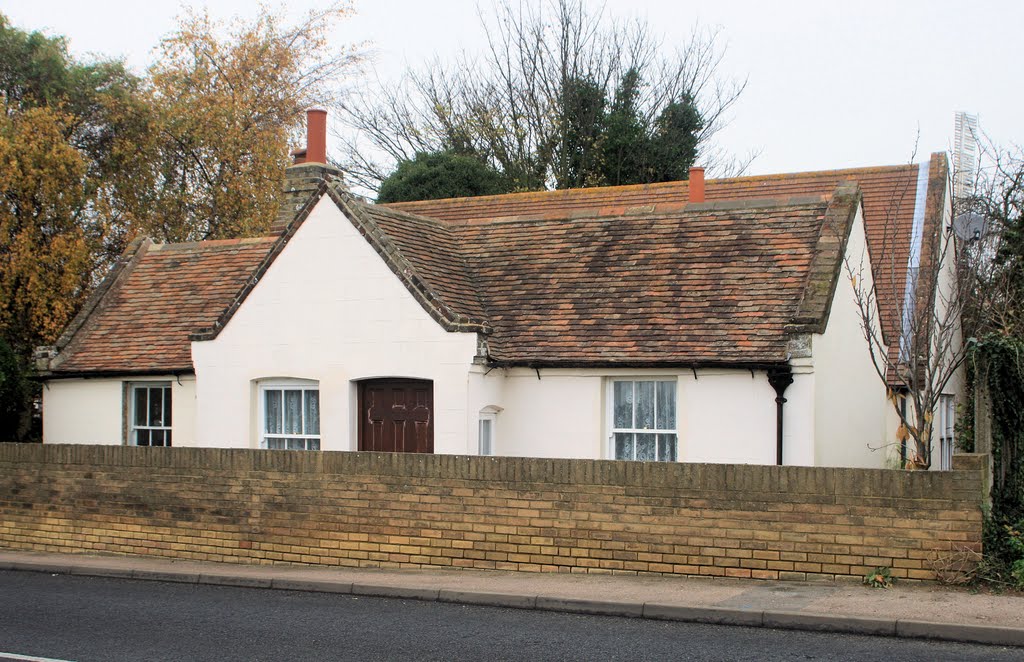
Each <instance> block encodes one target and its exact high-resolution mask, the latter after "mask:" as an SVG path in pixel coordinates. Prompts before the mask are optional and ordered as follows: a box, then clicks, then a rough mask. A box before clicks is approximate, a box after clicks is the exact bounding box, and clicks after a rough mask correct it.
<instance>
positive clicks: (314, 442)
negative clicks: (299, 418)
mask: <svg viewBox="0 0 1024 662" xmlns="http://www.w3.org/2000/svg"><path fill="white" fill-rule="evenodd" d="M306 448H308V449H309V450H311V451H318V450H320V440H319V439H307V440H306Z"/></svg>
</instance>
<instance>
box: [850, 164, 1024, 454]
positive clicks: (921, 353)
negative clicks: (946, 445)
mask: <svg viewBox="0 0 1024 662" xmlns="http://www.w3.org/2000/svg"><path fill="white" fill-rule="evenodd" d="M986 153H987V155H988V157H989V160H990V162H991V164H990V165H989V167H988V168H987V174H986V173H983V175H982V176H981V177H979V179H978V183H977V184H976V187H975V190H974V191H973V192H972V193H971V194H969V195H966V196H963V197H960V198H956V199H954V200H952V201H948V199H947V197H946V193H945V191H950V190H951V189H952V181H953V179H954V173H949V172H943V173H941V177H939V176H936V177H933V178H932V185H931V186H930V187H929V191H930V195H935V194H936V191H935V190H934V189H935V188H937V187H936V186H935V183H937V181H938V182H943V184H942V185H940V186H939V187H938V188H941V189H944V190H943V191H942V196H941V200H942V201H943V204H947V205H949V204H951V208H950V209H948V210H947V209H942V210H936V212H937V213H938V214H939V216H938V217H937V218H933V219H926V220H925V223H924V227H923V228H922V237H921V241H920V254H919V255H917V256H914V257H915V258H916V259H910V260H908V255H907V248H906V246H907V243H908V239H910V238H909V237H908V236H907V233H908V232H909V231H910V228H909V227H907V226H906V224H905V223H900V222H899V221H898V219H897V213H896V210H897V209H899V208H900V207H901V206H902V205H904V204H912V203H913V197H914V195H915V192H916V190H915V188H914V187H913V185H912V184H911V183H910V182H906V183H905V184H902V185H899V186H896V187H894V188H893V189H892V191H891V192H890V195H889V199H888V204H887V208H888V209H889V214H888V217H887V218H886V219H885V222H884V227H883V228H882V234H881V236H880V237H878V238H877V240H876V242H875V243H874V245H873V246H872V252H871V258H870V260H871V264H870V265H869V264H867V263H866V262H864V261H857V262H855V261H854V259H853V258H852V256H847V258H846V264H845V269H846V273H847V275H848V276H849V277H850V278H851V281H852V282H853V284H854V296H855V299H856V303H857V307H858V310H859V313H860V318H861V328H862V331H863V333H864V337H865V340H866V341H867V345H868V351H869V354H870V356H871V360H872V363H873V364H874V367H875V370H876V372H877V373H878V376H879V378H880V379H881V380H882V382H883V383H884V384H886V386H887V388H888V389H889V392H890V395H891V400H892V402H893V405H894V407H895V410H896V413H897V415H898V416H899V419H900V423H901V427H900V438H899V439H898V440H897V441H896V442H893V443H900V444H902V443H905V442H909V444H910V448H909V449H908V450H909V452H908V453H907V456H906V458H905V459H906V464H907V466H908V467H912V468H917V469H927V468H929V467H930V466H931V464H932V451H933V448H932V440H933V436H934V435H933V428H934V413H935V412H936V411H937V409H938V407H939V405H940V401H941V397H942V395H943V393H944V392H946V391H947V387H948V386H949V384H950V382H951V381H952V380H954V379H955V378H957V373H958V371H959V370H960V368H961V366H962V365H963V363H964V361H965V360H966V359H967V356H968V353H969V351H970V347H971V345H972V343H974V342H975V341H976V339H977V338H978V337H980V336H981V335H982V334H983V333H986V332H988V331H991V330H992V329H994V328H998V327H1002V328H1007V326H1008V325H1012V324H1015V323H1016V316H1017V315H1018V314H1019V313H1018V311H1019V310H1020V293H1021V292H1020V290H1021V285H1020V274H1021V273H1024V272H1021V271H1017V273H1014V267H1013V265H1012V264H1011V260H1010V259H1008V258H1007V255H1008V253H1007V247H1008V243H1007V241H1008V239H1009V238H1012V236H1013V234H1012V233H1011V232H1008V231H1007V230H1008V228H1009V227H1010V225H1011V224H1012V222H1013V219H1014V218H1017V219H1018V220H1017V223H1018V224H1019V215H1020V209H1021V202H1022V199H1024V160H1022V159H1021V158H1020V151H1019V150H1018V151H1017V152H1016V154H1014V153H1010V152H1006V151H1000V150H995V149H989V150H987V152H986ZM941 163H942V164H943V165H944V161H942V162H941ZM943 170H945V168H943ZM947 214H948V215H947ZM1015 215H1016V216H1015ZM968 228H970V230H969V231H966V230H968ZM975 230H977V232H975ZM914 243H915V242H914V241H913V240H911V241H910V244H911V248H910V251H914V250H917V249H916V248H915V247H914V245H913V244H914ZM901 247H902V248H901ZM915 264H916V265H917V266H914V265H915ZM1016 268H1017V269H1019V268H1020V267H1019V266H1017V267H1016ZM880 286H881V287H884V288H887V289H888V290H889V292H890V293H893V294H895V295H896V296H895V297H893V296H888V297H883V298H879V296H878V291H879V287H880ZM901 301H902V303H901ZM884 307H888V310H883V308H884ZM883 315H884V316H887V317H888V318H889V319H891V320H894V321H895V322H896V325H895V328H893V324H891V323H890V325H889V329H887V330H885V326H884V324H883V320H882V319H880V318H881V317H882V316H883ZM1011 319H1012V320H1014V321H1013V322H1011V321H1010V320H1011Z"/></svg>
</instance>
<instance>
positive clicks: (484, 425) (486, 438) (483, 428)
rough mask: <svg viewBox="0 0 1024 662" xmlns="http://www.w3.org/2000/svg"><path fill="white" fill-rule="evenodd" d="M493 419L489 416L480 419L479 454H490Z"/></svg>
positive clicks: (492, 451)
mask: <svg viewBox="0 0 1024 662" xmlns="http://www.w3.org/2000/svg"><path fill="white" fill-rule="evenodd" d="M492 423H493V421H491V419H489V418H482V419H480V454H481V455H492V454H493V453H494V449H493V448H491V424H492Z"/></svg>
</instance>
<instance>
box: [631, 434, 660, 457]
mask: <svg viewBox="0 0 1024 662" xmlns="http://www.w3.org/2000/svg"><path fill="white" fill-rule="evenodd" d="M657 439H658V435H656V434H638V435H637V436H636V459H637V460H640V461H642V462H653V461H654V460H655V459H657V456H658V455H657Z"/></svg>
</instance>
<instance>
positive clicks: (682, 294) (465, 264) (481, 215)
mask: <svg viewBox="0 0 1024 662" xmlns="http://www.w3.org/2000/svg"><path fill="white" fill-rule="evenodd" d="M940 157H941V155H933V158H932V162H931V163H932V166H933V167H932V168H931V173H930V176H929V195H928V196H927V204H928V210H929V211H928V214H927V216H928V218H929V219H931V218H941V206H942V204H943V198H942V196H941V195H939V194H938V193H937V191H938V190H939V189H942V190H944V189H943V188H942V187H943V186H944V177H945V160H944V157H941V160H940ZM918 179H919V178H918V166H915V165H910V166H894V167H886V168H866V169H855V170H838V171H827V172H814V173H797V174H790V175H776V176H764V177H743V178H736V179H729V180H709V181H708V182H707V187H706V197H707V202H706V203H704V204H698V205H690V204H688V203H687V200H686V196H687V186H686V183H685V182H673V183H667V184H651V185H643V186H624V187H610V188H603V189H583V190H571V191H552V192H544V193H527V194H512V195H503V196H487V197H481V198H469V199H456V200H438V201H427V202H416V203H402V204H397V205H390V206H383V205H382V206H375V205H365V204H362V203H359V202H356V201H355V200H353V199H352V198H351V197H349V196H347V195H345V194H344V193H343V192H341V191H340V190H338V188H337V187H336V186H329V185H327V184H322V185H320V187H319V188H318V189H317V191H316V192H315V193H314V194H313V195H312V196H311V197H310V198H309V201H308V202H307V203H306V204H305V205H304V207H303V210H302V211H300V212H299V214H298V215H297V216H295V217H294V219H293V220H292V222H291V223H290V224H289V225H288V227H287V228H286V229H285V231H284V232H283V233H282V234H281V235H280V236H277V237H263V238H257V239H244V240H228V241H207V242H201V243H194V244H176V245H175V244H170V245H153V244H151V243H149V242H142V243H140V244H137V245H136V246H135V248H134V250H133V251H130V252H129V253H126V255H125V256H123V257H122V259H121V261H120V262H119V264H118V266H117V267H116V268H115V270H114V271H113V273H112V275H111V276H110V277H108V279H107V280H106V281H105V282H104V284H103V285H102V286H101V287H100V288H99V290H98V292H97V293H96V294H95V295H94V296H93V297H92V298H91V299H90V301H89V302H88V303H87V304H86V306H85V308H84V309H83V311H82V313H80V315H79V316H78V317H77V318H76V320H75V321H74V322H73V323H72V324H71V325H70V326H69V328H68V330H67V331H66V332H65V334H64V336H63V337H62V338H61V339H60V340H59V341H58V343H57V347H58V349H59V352H58V354H57V356H56V357H55V358H54V359H53V360H52V361H51V365H50V371H51V374H53V375H55V376H60V375H61V374H64V375H72V374H78V373H96V372H113V373H132V372H148V373H158V372H168V371H186V370H191V369H192V362H191V345H190V342H191V340H204V339H209V338H213V337H216V335H217V333H218V332H219V330H220V329H221V328H223V326H224V324H226V323H227V320H229V319H230V317H231V315H232V314H233V313H234V311H235V310H236V309H237V308H238V306H239V305H241V303H242V302H243V301H244V299H245V297H246V295H247V294H248V292H249V291H250V290H251V288H252V283H253V282H254V281H255V280H256V279H258V278H259V277H260V275H261V274H262V273H263V272H264V271H265V270H266V269H267V268H268V267H269V265H270V263H271V262H272V261H273V260H274V258H275V256H276V255H277V254H279V253H280V251H281V250H284V249H285V247H286V246H287V243H288V241H289V240H290V238H291V236H292V235H294V233H295V232H296V231H298V230H299V229H300V227H301V224H302V222H303V219H304V218H305V217H306V215H308V213H309V210H310V209H312V207H313V205H315V204H316V202H317V201H318V200H320V199H321V197H322V196H324V195H328V196H330V198H331V199H332V200H333V201H334V203H335V204H336V205H337V206H338V208H339V209H341V210H342V212H343V213H344V214H345V215H346V216H347V217H348V219H349V220H350V221H351V222H352V223H353V224H354V226H355V227H356V228H357V229H358V230H359V231H360V232H361V233H362V234H363V236H364V237H365V238H366V239H367V241H369V242H370V244H371V245H372V246H373V247H374V249H375V250H377V252H378V253H379V254H380V255H381V257H382V259H383V260H384V261H385V263H386V264H387V265H388V266H389V267H390V268H391V269H392V271H393V272H394V273H395V274H396V276H398V277H399V279H400V280H401V281H402V282H403V283H404V284H405V286H406V287H407V288H408V289H409V290H410V292H411V293H412V294H413V295H414V296H415V297H416V299H417V301H418V302H419V303H420V305H421V306H423V308H424V309H425V310H426V311H427V312H428V313H429V314H430V315H431V316H433V317H434V319H436V320H437V321H438V322H439V323H441V324H442V325H443V326H444V328H446V329H448V330H450V331H482V332H483V333H484V335H485V337H486V341H487V348H488V353H489V356H490V357H491V359H492V360H494V361H495V362H496V363H499V364H501V363H504V364H519V365H541V364H544V365H598V364H600V365H654V364H660V365H666V364H683V365H694V364H714V363H719V364H721V363H729V364H754V363H757V364H762V363H766V362H779V361H784V360H786V356H787V341H788V340H789V339H790V337H791V335H792V334H793V333H808V332H822V331H823V330H824V324H825V321H826V320H827V317H828V314H829V309H828V308H829V305H830V302H831V296H832V295H831V293H832V291H834V287H835V283H836V282H837V278H838V276H839V263H840V260H841V256H842V253H843V250H844V246H845V241H846V237H847V236H848V233H849V229H850V225H851V224H852V218H853V213H854V211H855V210H856V209H857V208H858V205H859V204H860V202H861V194H863V209H864V217H865V223H866V226H867V233H868V242H869V247H870V249H871V252H872V257H873V266H874V270H875V281H876V284H877V288H878V296H879V302H880V308H881V315H882V323H883V330H884V331H885V333H886V336H887V338H897V337H898V334H899V307H900V305H901V302H902V293H903V291H904V287H905V282H906V273H907V269H906V264H907V263H906V256H907V255H908V254H909V246H910V227H911V225H912V224H913V220H914V208H915V200H916V199H917V198H918V196H917V187H918ZM849 182H853V185H846V184H844V183H849ZM841 184H843V185H842V186H841ZM858 185H859V188H858ZM917 202H918V203H920V201H917ZM933 225H934V221H933ZM829 232H832V233H833V235H834V236H833V235H829V234H828V233H829ZM836 233H837V234H836ZM876 254H877V255H882V256H884V258H885V259H878V257H876ZM923 259H926V256H925V258H923ZM896 345H897V343H894V342H890V346H891V347H895V346H896Z"/></svg>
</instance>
